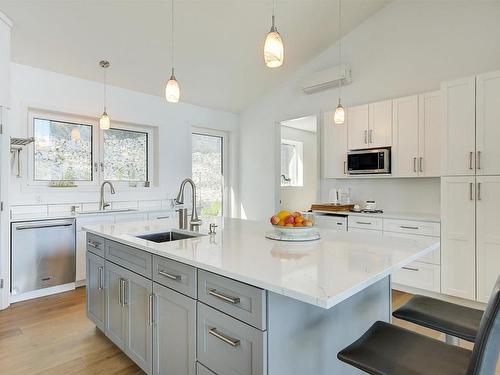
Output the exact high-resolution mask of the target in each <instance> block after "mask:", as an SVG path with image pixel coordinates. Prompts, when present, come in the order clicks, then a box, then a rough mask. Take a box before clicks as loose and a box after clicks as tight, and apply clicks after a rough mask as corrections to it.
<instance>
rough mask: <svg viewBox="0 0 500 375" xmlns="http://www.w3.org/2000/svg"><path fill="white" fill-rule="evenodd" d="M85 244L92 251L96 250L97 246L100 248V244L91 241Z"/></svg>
mask: <svg viewBox="0 0 500 375" xmlns="http://www.w3.org/2000/svg"><path fill="white" fill-rule="evenodd" d="M87 244H88V245H89V246H90V247H93V248H94V249H98V248H99V246H101V243H100V242H92V241H89V242H87Z"/></svg>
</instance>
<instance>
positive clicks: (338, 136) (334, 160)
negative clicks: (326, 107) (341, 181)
mask: <svg viewBox="0 0 500 375" xmlns="http://www.w3.org/2000/svg"><path fill="white" fill-rule="evenodd" d="M334 113H335V112H325V113H324V114H323V126H322V133H321V175H322V177H323V178H340V177H344V176H345V175H346V170H347V167H346V162H347V160H346V157H347V124H346V123H344V124H342V125H337V124H335V122H334V121H333V115H334ZM347 121H349V117H347Z"/></svg>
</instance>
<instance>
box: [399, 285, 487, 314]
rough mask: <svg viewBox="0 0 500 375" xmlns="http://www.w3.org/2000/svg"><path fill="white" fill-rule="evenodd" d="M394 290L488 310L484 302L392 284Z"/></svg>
mask: <svg viewBox="0 0 500 375" xmlns="http://www.w3.org/2000/svg"><path fill="white" fill-rule="evenodd" d="M392 289H395V290H399V291H401V292H405V293H410V294H420V295H422V296H427V297H432V298H436V299H440V300H443V301H446V302H451V303H456V304H457V305H462V306H467V307H472V308H474V309H479V310H484V309H485V308H486V304H485V303H482V302H477V301H472V300H469V299H464V298H459V297H453V296H449V295H447V294H441V293H436V292H431V291H429V290H425V289H419V288H414V287H411V286H407V285H402V284H397V283H392Z"/></svg>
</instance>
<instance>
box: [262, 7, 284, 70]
mask: <svg viewBox="0 0 500 375" xmlns="http://www.w3.org/2000/svg"><path fill="white" fill-rule="evenodd" d="M275 2H276V0H273V17H272V25H271V30H270V31H269V33H267V36H266V41H265V42H264V61H265V63H266V66H267V67H269V68H278V67H280V66H281V65H283V59H284V58H285V49H284V47H283V40H282V39H281V35H280V33H279V32H278V29H277V28H276V25H275V23H274V18H275V16H274V13H275V8H276V3H275Z"/></svg>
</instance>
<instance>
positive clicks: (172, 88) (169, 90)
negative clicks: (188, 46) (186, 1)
mask: <svg viewBox="0 0 500 375" xmlns="http://www.w3.org/2000/svg"><path fill="white" fill-rule="evenodd" d="M170 37H171V38H172V40H171V48H172V50H171V56H170V57H171V62H172V74H171V75H170V79H169V80H168V82H167V86H166V87H165V98H166V99H167V102H169V103H177V102H179V98H180V96H181V89H180V87H179V82H177V79H175V74H174V0H172V23H171V33H170Z"/></svg>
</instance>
